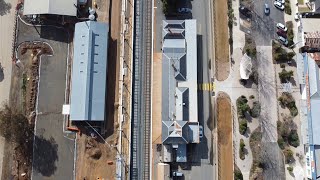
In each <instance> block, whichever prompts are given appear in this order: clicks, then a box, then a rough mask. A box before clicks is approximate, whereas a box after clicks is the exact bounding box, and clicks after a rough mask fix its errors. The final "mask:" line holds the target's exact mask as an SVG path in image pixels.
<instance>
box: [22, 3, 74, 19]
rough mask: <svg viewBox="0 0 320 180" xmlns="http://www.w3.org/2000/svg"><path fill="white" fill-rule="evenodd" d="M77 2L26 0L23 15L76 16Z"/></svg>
mask: <svg viewBox="0 0 320 180" xmlns="http://www.w3.org/2000/svg"><path fill="white" fill-rule="evenodd" d="M74 5H77V0H24V7H23V14H24V15H30V14H58V15H66V16H76V15H77V8H76V7H75V6H74Z"/></svg>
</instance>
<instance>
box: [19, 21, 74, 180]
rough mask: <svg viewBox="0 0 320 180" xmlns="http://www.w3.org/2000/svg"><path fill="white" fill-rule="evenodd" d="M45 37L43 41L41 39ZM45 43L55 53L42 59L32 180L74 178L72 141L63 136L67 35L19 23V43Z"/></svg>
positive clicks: (46, 28) (55, 30) (51, 28)
mask: <svg viewBox="0 0 320 180" xmlns="http://www.w3.org/2000/svg"><path fill="white" fill-rule="evenodd" d="M42 37H45V38H42ZM24 41H45V42H47V43H49V44H50V45H51V46H52V48H53V51H54V55H53V56H51V57H48V56H42V57H41V63H40V77H39V80H40V81H39V87H38V89H39V92H38V100H37V101H38V102H37V109H36V111H37V117H36V125H35V141H34V147H33V148H34V154H33V163H32V164H33V167H32V179H34V180H38V179H39V180H40V179H73V159H74V141H73V137H72V135H70V134H64V133H63V123H64V119H63V115H62V114H61V111H62V105H63V104H64V98H65V88H66V69H67V51H68V50H67V49H68V36H67V33H66V31H64V30H62V29H61V28H54V27H41V28H36V27H34V26H28V25H26V24H24V23H22V22H21V21H19V36H18V43H21V42H24Z"/></svg>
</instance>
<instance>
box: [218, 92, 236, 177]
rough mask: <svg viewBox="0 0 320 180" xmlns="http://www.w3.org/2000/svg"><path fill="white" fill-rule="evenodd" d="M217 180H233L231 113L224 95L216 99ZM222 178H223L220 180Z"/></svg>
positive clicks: (228, 99)
mask: <svg viewBox="0 0 320 180" xmlns="http://www.w3.org/2000/svg"><path fill="white" fill-rule="evenodd" d="M217 112H218V113H217V123H218V177H219V178H218V179H225V180H232V179H233V145H232V112H231V103H230V98H229V96H228V95H227V94H225V93H220V92H219V94H218V97H217ZM222 177H223V178H222Z"/></svg>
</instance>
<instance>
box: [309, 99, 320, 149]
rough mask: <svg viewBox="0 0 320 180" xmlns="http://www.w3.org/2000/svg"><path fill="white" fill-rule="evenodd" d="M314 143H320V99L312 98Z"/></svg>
mask: <svg viewBox="0 0 320 180" xmlns="http://www.w3.org/2000/svg"><path fill="white" fill-rule="evenodd" d="M310 105H311V123H312V129H311V130H312V141H311V143H312V144H315V145H320V131H319V130H320V99H314V98H311V100H310Z"/></svg>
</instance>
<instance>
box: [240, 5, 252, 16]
mask: <svg viewBox="0 0 320 180" xmlns="http://www.w3.org/2000/svg"><path fill="white" fill-rule="evenodd" d="M239 11H240V13H241V14H243V15H244V16H246V17H248V18H251V17H252V14H251V11H250V10H249V9H248V8H246V7H245V6H240V7H239Z"/></svg>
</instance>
